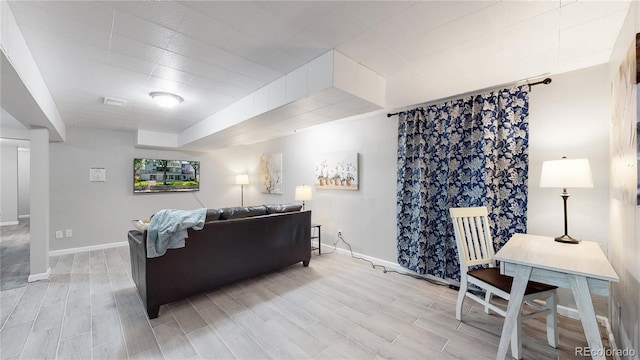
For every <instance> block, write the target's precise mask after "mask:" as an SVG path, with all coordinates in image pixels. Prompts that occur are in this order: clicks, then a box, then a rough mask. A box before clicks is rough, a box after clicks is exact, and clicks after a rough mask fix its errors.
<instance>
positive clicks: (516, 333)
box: [511, 314, 522, 360]
mask: <svg viewBox="0 0 640 360" xmlns="http://www.w3.org/2000/svg"><path fill="white" fill-rule="evenodd" d="M521 325H522V320H521V318H520V314H518V320H517V321H516V327H515V329H513V334H511V356H513V358H514V359H518V360H519V359H522V337H521V336H520V328H521Z"/></svg>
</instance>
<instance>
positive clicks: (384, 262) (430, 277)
mask: <svg viewBox="0 0 640 360" xmlns="http://www.w3.org/2000/svg"><path fill="white" fill-rule="evenodd" d="M316 245H317V243H316ZM322 246H323V248H327V247H328V248H329V251H331V252H334V249H335V252H336V253H338V254H341V255H347V256H351V253H350V252H349V250H348V249H343V248H339V247H333V245H326V244H324V243H323V244H322ZM353 256H356V257H359V258H363V259H366V260H369V261H371V262H373V263H374V264H376V265H382V266H384V267H385V268H387V269H388V270H393V271H397V272H399V273H403V274H408V275H411V276H418V277H421V278H424V279H426V280H430V281H435V282H438V283H441V284H443V285H454V286H458V285H460V283H459V282H457V281H455V280H451V279H441V278H439V277H436V276H433V275H429V274H418V273H417V272H414V271H411V270H409V269H405V268H403V267H402V266H400V264H398V263H395V262H391V261H387V260H382V259H378V258H375V257H372V256H369V255H363V254H360V253H357V252H355V251H354V252H353Z"/></svg>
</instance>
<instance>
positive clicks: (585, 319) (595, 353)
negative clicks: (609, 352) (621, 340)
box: [569, 275, 605, 360]
mask: <svg viewBox="0 0 640 360" xmlns="http://www.w3.org/2000/svg"><path fill="white" fill-rule="evenodd" d="M569 282H571V290H572V291H573V298H574V299H575V301H576V305H577V307H578V312H579V313H580V321H581V322H582V328H583V329H584V334H585V336H586V338H587V343H589V348H590V350H591V357H592V358H593V359H598V360H604V359H605V356H604V348H603V346H602V339H601V337H600V329H599V328H598V321H597V320H596V311H595V310H594V308H593V302H592V301H591V292H590V291H589V285H588V284H587V278H586V277H584V276H578V275H569Z"/></svg>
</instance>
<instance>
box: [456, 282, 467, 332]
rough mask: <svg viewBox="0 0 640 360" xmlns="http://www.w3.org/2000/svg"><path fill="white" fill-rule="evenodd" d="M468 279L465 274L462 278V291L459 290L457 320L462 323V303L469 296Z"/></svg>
mask: <svg viewBox="0 0 640 360" xmlns="http://www.w3.org/2000/svg"><path fill="white" fill-rule="evenodd" d="M467 287H468V284H467V277H466V276H465V275H464V274H463V275H462V276H461V278H460V289H459V290H458V301H456V320H458V321H462V303H463V302H464V298H465V296H466V294H467Z"/></svg>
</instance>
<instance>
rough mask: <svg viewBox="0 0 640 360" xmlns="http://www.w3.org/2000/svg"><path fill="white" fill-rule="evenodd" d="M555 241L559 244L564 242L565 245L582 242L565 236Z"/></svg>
mask: <svg viewBox="0 0 640 360" xmlns="http://www.w3.org/2000/svg"><path fill="white" fill-rule="evenodd" d="M555 240H556V241H557V242H563V243H567V244H579V243H580V240H578V239H574V238H572V237H571V236H569V235H567V234H564V235H562V236H558V237H557V238H555Z"/></svg>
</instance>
